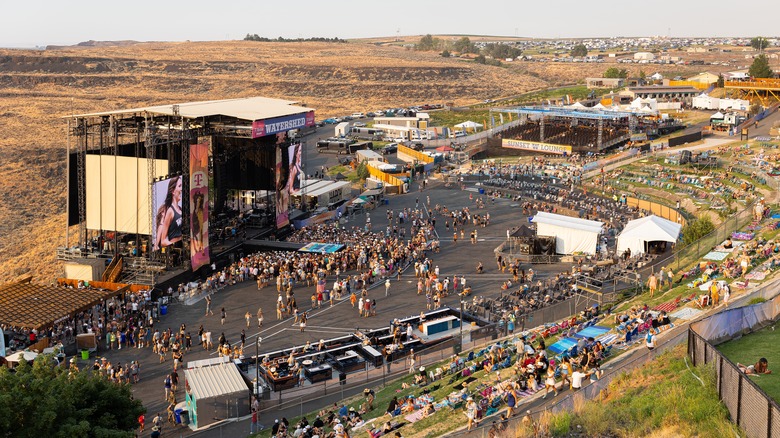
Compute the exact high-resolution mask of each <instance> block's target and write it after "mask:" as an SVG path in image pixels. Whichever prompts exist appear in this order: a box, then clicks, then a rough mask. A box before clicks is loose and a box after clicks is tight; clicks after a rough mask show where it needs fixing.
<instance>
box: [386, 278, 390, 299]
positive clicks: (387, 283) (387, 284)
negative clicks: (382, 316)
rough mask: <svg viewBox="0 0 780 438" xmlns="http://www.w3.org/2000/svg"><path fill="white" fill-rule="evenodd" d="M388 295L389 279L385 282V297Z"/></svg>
mask: <svg viewBox="0 0 780 438" xmlns="http://www.w3.org/2000/svg"><path fill="white" fill-rule="evenodd" d="M389 295H390V279H389V278H388V279H387V280H385V296H389Z"/></svg>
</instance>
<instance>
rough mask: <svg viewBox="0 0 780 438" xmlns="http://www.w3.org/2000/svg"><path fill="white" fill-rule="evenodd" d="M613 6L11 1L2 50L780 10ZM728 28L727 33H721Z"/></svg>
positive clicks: (747, 27)
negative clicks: (114, 5) (109, 4)
mask: <svg viewBox="0 0 780 438" xmlns="http://www.w3.org/2000/svg"><path fill="white" fill-rule="evenodd" d="M613 5H614V3H613V2H606V1H602V2H588V3H587V4H585V3H583V2H579V1H575V0H561V1H559V2H558V3H556V4H555V7H554V9H553V10H552V11H549V12H548V11H545V10H540V9H532V8H531V7H529V6H528V5H523V4H519V3H518V2H516V1H514V2H510V1H506V0H498V1H496V2H494V3H491V4H490V7H485V6H482V5H481V4H479V5H476V6H475V5H474V3H473V2H469V1H465V0H449V1H444V0H429V1H424V2H419V1H410V0H397V1H395V2H393V3H391V4H389V5H387V4H376V3H366V4H359V5H356V4H355V3H354V2H344V1H341V2H339V1H331V2H324V1H317V0H299V1H298V2H297V3H295V6H294V8H291V7H289V6H288V5H287V4H282V3H272V4H263V3H261V2H253V1H248V0H237V1H236V2H233V3H231V4H230V6H229V7H228V8H225V7H221V6H220V7H215V4H214V3H213V2H207V1H204V0H192V1H189V2H187V3H180V2H151V1H149V0H138V1H136V2H135V3H133V6H132V7H128V8H126V9H122V10H121V13H117V9H116V8H111V9H107V8H106V5H105V2H98V1H96V0H85V1H81V2H78V6H79V7H78V8H75V7H73V5H72V4H69V3H67V2H54V1H51V0H44V2H43V7H41V5H40V4H35V5H33V4H31V3H23V2H13V3H10V4H8V5H5V6H4V8H3V9H4V12H5V14H4V15H5V16H6V17H7V18H8V19H7V21H6V24H5V25H4V26H3V27H2V28H0V46H2V47H7V48H34V47H43V46H48V45H74V44H78V43H80V42H85V41H90V40H94V41H122V40H133V41H140V42H147V41H171V42H177V41H224V40H240V39H243V38H244V36H245V35H246V34H257V35H260V36H263V37H267V38H277V37H279V36H281V37H284V38H311V37H329V38H333V37H339V38H343V39H354V38H383V37H385V38H392V37H395V36H413V35H425V34H428V33H430V34H437V35H475V36H476V35H478V36H495V37H522V38H539V39H556V38H559V39H566V38H611V37H620V36H622V37H651V36H671V37H674V38H682V37H688V38H699V37H705V38H706V37H737V38H742V37H753V36H758V35H762V36H767V37H771V36H773V35H772V34H773V33H774V32H777V27H776V17H777V16H780V2H778V3H773V4H768V5H763V6H762V7H761V13H760V14H753V15H751V20H734V21H733V22H728V21H725V20H724V19H723V16H724V14H726V13H728V11H729V10H731V9H732V8H733V2H726V1H725V0H712V1H711V2H709V3H708V4H707V7H706V8H702V7H700V6H698V5H696V4H677V5H675V7H674V8H669V7H658V8H651V9H648V10H642V11H640V12H636V11H630V10H615V9H614V6H613ZM718 26H721V27H722V31H717V30H713V29H715V28H716V27H718Z"/></svg>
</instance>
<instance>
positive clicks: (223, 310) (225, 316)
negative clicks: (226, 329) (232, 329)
mask: <svg viewBox="0 0 780 438" xmlns="http://www.w3.org/2000/svg"><path fill="white" fill-rule="evenodd" d="M226 318H227V313H226V312H225V308H224V307H223V308H222V325H225V319H226Z"/></svg>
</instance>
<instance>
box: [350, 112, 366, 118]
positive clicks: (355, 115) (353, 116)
mask: <svg viewBox="0 0 780 438" xmlns="http://www.w3.org/2000/svg"><path fill="white" fill-rule="evenodd" d="M352 118H353V119H365V118H366V115H365V114H363V113H352Z"/></svg>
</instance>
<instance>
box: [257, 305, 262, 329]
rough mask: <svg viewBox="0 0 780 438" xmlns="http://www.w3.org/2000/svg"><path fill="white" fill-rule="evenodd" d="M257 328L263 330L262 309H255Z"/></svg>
mask: <svg viewBox="0 0 780 438" xmlns="http://www.w3.org/2000/svg"><path fill="white" fill-rule="evenodd" d="M257 328H263V308H262V307H258V308H257Z"/></svg>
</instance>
